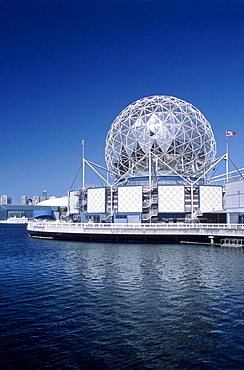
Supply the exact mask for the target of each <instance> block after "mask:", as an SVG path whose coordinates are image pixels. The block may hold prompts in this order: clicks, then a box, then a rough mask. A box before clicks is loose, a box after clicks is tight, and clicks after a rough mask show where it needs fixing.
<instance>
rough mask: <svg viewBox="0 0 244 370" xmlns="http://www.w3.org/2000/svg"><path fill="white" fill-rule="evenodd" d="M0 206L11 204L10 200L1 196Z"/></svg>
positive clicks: (6, 196) (5, 196)
mask: <svg viewBox="0 0 244 370" xmlns="http://www.w3.org/2000/svg"><path fill="white" fill-rule="evenodd" d="M0 204H12V198H11V197H10V196H9V195H1V197H0Z"/></svg>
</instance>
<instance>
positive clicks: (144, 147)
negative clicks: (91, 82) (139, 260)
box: [69, 95, 237, 224]
mask: <svg viewBox="0 0 244 370" xmlns="http://www.w3.org/2000/svg"><path fill="white" fill-rule="evenodd" d="M223 159H226V155H225V156H223V157H221V158H219V159H216V141H215V138H214V133H213V130H212V128H211V125H210V123H209V122H208V121H207V119H206V118H205V117H204V115H203V114H202V113H201V112H200V111H199V110H198V109H197V108H196V107H194V106H193V105H192V104H190V103H187V102H186V101H184V100H181V99H178V98H175V97H172V96H162V95H156V96H150V97H146V98H143V99H139V100H137V101H135V102H134V103H132V104H130V105H129V106H127V107H126V108H125V109H124V110H123V111H122V112H121V113H120V114H119V115H118V116H117V117H116V118H115V120H114V121H113V123H112V125H111V127H110V129H109V131H108V134H107V137H106V145H105V161H106V165H107V169H106V171H107V175H106V176H102V175H99V171H98V169H99V168H102V167H101V166H97V165H95V164H94V163H91V162H89V161H88V160H86V159H85V158H83V169H84V167H85V166H86V165H88V166H89V167H90V168H91V169H93V170H94V171H95V172H96V174H97V175H98V176H99V177H100V179H101V183H102V185H100V186H96V187H94V186H87V185H86V184H85V178H83V185H82V187H81V189H77V190H73V191H70V193H69V215H70V217H71V218H72V219H73V220H77V221H81V222H85V223H116V224H117V223H137V224H138V223H139V224H142V223H168V222H173V223H179V222H193V221H194V222H204V223H206V222H210V223H214V222H216V223H225V222H226V216H227V213H228V212H227V211H226V187H225V186H223V185H222V184H221V185H218V184H217V183H216V182H211V181H210V174H211V173H212V172H213V170H214V168H215V166H216V165H217V164H218V163H219V162H220V161H221V160H223ZM227 160H228V158H227ZM96 166H97V167H96ZM84 173H85V171H84ZM108 178H110V181H109V180H108ZM232 199H233V198H232ZM236 217H237V216H236Z"/></svg>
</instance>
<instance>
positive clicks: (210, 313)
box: [0, 224, 244, 370]
mask: <svg viewBox="0 0 244 370" xmlns="http://www.w3.org/2000/svg"><path fill="white" fill-rule="evenodd" d="M26 235H27V232H26V230H25V226H23V225H18V226H17V225H16V226H11V225H3V224H2V225H0V259H1V263H0V292H1V294H0V315H1V324H0V325H1V328H0V329H1V330H0V363H1V368H3V369H35V370H37V369H230V368H231V369H243V363H244V355H243V352H244V351H243V349H244V348H243V347H244V346H243V339H244V331H243V330H244V329H243V308H244V295H243V287H244V270H243V266H244V250H243V249H231V248H220V247H208V246H204V245H197V246H196V245H183V244H180V245H176V244H169V245H167V244H155V245H154V244H105V243H97V244H96V243H82V242H65V241H52V240H37V239H30V238H27V237H26Z"/></svg>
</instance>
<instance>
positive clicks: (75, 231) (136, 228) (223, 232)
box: [27, 221, 244, 244]
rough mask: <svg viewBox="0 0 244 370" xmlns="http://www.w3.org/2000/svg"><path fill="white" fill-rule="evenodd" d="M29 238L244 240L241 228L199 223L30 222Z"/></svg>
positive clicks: (118, 240) (128, 240)
mask: <svg viewBox="0 0 244 370" xmlns="http://www.w3.org/2000/svg"><path fill="white" fill-rule="evenodd" d="M27 230H28V231H30V232H31V234H30V236H35V237H38V236H40V237H49V238H50V237H51V238H53V239H68V240H84V241H114V242H182V241H197V242H203V243H209V244H216V243H219V241H220V239H222V238H227V237H229V238H230V237H232V238H243V239H244V224H216V223H215V224H200V223H189V224H188V223H168V224H167V223H165V224H163V223H158V224H153V223H152V224H136V223H132V224H127V223H119V224H118V223H117V224H114V223H111V224H110V223H69V222H59V221H51V222H48V221H43V222H38V221H30V222H29V223H28V226H27Z"/></svg>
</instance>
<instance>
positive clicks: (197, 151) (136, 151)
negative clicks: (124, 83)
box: [105, 95, 216, 177]
mask: <svg viewBox="0 0 244 370" xmlns="http://www.w3.org/2000/svg"><path fill="white" fill-rule="evenodd" d="M215 156H216V142H215V138H214V134H213V131H212V128H211V125H210V123H209V122H208V121H207V120H206V118H205V117H204V116H203V114H202V113H201V112H200V111H199V110H198V109H197V108H195V107H194V106H193V105H192V104H190V103H187V102H185V101H184V100H181V99H178V98H175V97H172V96H162V95H155V96H150V97H146V98H143V99H139V100H137V101H135V102H134V103H132V104H130V105H129V106H128V107H126V108H125V109H124V110H123V111H122V112H121V113H120V114H119V115H118V116H117V117H116V118H115V120H114V122H113V123H112V125H111V128H110V130H109V132H108V134H107V138H106V147H105V160H106V164H107V167H108V169H109V170H111V171H113V172H114V173H115V174H116V176H117V177H120V176H122V175H124V174H125V173H126V176H127V175H128V176H137V175H140V174H145V173H148V171H149V163H151V166H152V170H153V171H154V172H156V173H157V174H160V173H165V172H172V173H178V174H181V175H184V176H194V175H196V176H198V175H200V174H201V173H203V172H204V171H206V170H207V169H208V168H209V166H210V164H211V163H212V162H213V160H214V159H215ZM149 157H150V158H149Z"/></svg>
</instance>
